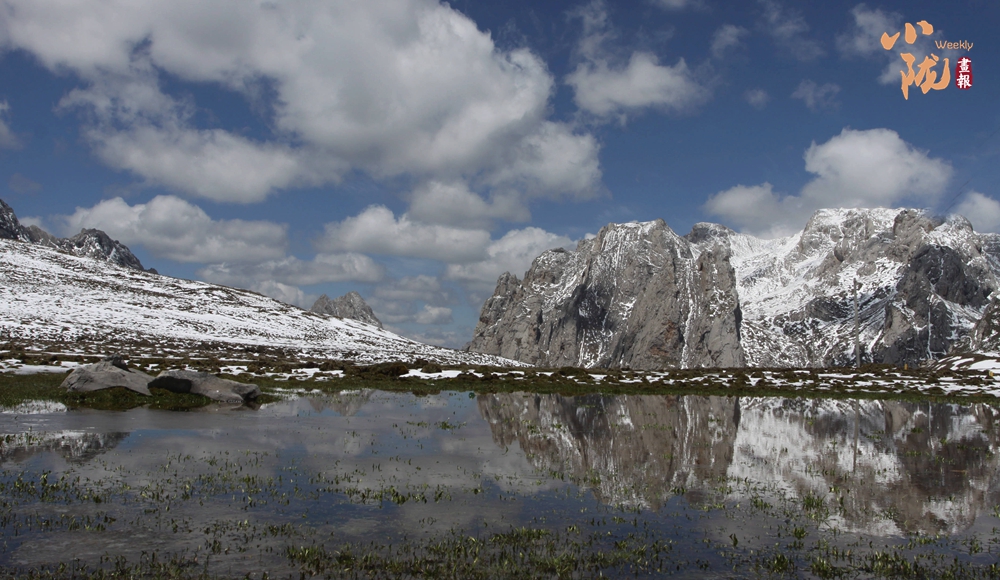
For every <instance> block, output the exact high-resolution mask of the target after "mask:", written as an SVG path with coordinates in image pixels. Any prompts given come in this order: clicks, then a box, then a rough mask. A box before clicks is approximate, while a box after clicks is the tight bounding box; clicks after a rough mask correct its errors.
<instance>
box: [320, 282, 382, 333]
mask: <svg viewBox="0 0 1000 580" xmlns="http://www.w3.org/2000/svg"><path fill="white" fill-rule="evenodd" d="M309 312H315V313H316V314H325V315H328V316H336V317H337V318H350V319H351V320H357V321H359V322H364V323H366V324H371V325H372V326H377V327H379V328H382V321H381V320H379V319H378V317H377V316H375V313H374V312H372V309H371V306H368V303H367V302H365V299H364V298H362V297H361V295H360V294H358V293H357V292H355V291H353V290H352V291H350V292H348V293H347V294H344V295H343V296H341V297H340V298H337V299H334V300H331V299H330V297H329V296H327V295H326V294H324V295H322V296H320V297H319V298H317V299H316V302H314V303H313V305H312V308H310V309H309Z"/></svg>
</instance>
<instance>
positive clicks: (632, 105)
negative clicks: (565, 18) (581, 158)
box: [566, 0, 711, 118]
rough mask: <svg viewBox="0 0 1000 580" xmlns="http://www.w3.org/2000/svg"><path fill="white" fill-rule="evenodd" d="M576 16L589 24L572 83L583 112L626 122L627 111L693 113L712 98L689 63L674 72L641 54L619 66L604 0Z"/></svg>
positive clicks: (568, 79)
mask: <svg viewBox="0 0 1000 580" xmlns="http://www.w3.org/2000/svg"><path fill="white" fill-rule="evenodd" d="M574 14H576V15H577V16H579V17H580V18H581V19H582V20H583V29H584V30H583V36H582V37H581V39H580V42H579V45H578V49H577V50H578V53H579V55H580V56H581V57H582V62H580V63H579V64H578V65H577V67H576V69H575V70H574V71H573V72H572V73H570V74H569V76H567V77H566V83H567V84H569V85H570V86H572V87H573V89H574V91H575V96H574V100H575V102H576V104H577V106H578V107H580V108H581V109H583V110H585V111H587V112H589V113H593V114H595V115H597V116H601V117H604V116H612V115H614V116H619V117H620V118H624V117H622V115H623V114H624V112H625V111H629V110H636V109H642V108H646V107H657V108H661V109H665V110H673V111H687V110H690V109H691V108H693V107H695V106H697V105H699V104H701V103H703V102H705V101H707V100H708V99H709V98H710V97H711V92H710V91H709V90H708V89H707V88H705V86H704V85H703V84H701V83H699V82H698V80H697V79H696V77H695V75H694V73H693V72H692V71H691V70H690V69H689V68H688V66H687V63H686V62H685V61H684V59H683V58H681V59H678V61H677V63H676V64H674V65H673V66H663V65H661V64H659V59H658V58H657V56H656V55H655V54H652V53H649V52H639V51H637V52H633V53H632V55H631V56H630V57H629V59H628V63H627V64H618V63H616V62H615V59H614V58H612V54H611V53H610V51H609V49H608V48H607V47H606V46H605V44H606V43H607V42H608V41H609V40H610V39H612V38H614V36H615V34H614V31H613V29H612V28H611V25H610V22H609V20H608V16H607V10H606V8H605V6H604V3H603V2H601V1H600V0H594V1H593V2H591V3H590V4H588V5H586V6H584V7H583V8H581V9H580V10H578V11H577V12H575V13H574Z"/></svg>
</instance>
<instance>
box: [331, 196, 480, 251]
mask: <svg viewBox="0 0 1000 580" xmlns="http://www.w3.org/2000/svg"><path fill="white" fill-rule="evenodd" d="M324 229H325V231H324V234H323V237H322V238H321V239H320V240H319V241H317V243H316V246H317V248H318V249H320V250H323V251H328V252H363V253H372V254H387V255H391V256H407V257H413V258H430V259H434V260H441V261H444V262H471V261H475V260H478V259H481V258H482V257H483V256H485V252H486V247H487V246H488V245H489V243H490V234H489V232H488V231H486V230H482V229H464V228H458V227H452V226H445V225H439V224H425V223H422V222H419V221H416V220H412V219H410V217H409V216H408V215H406V214H403V215H402V216H401V217H400V218H399V219H398V220H397V219H396V217H395V216H394V215H393V213H392V210H390V209H389V208H387V207H385V206H381V205H373V206H369V207H368V208H367V209H365V210H364V211H363V212H361V214H359V215H357V216H355V217H350V218H347V219H345V220H343V221H341V222H339V223H330V224H326V226H325V228H324Z"/></svg>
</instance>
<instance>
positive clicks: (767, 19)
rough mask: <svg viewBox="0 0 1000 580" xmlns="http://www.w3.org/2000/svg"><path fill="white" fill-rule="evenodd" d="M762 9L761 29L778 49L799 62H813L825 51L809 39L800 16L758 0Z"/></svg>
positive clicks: (763, 0) (767, 1)
mask: <svg viewBox="0 0 1000 580" xmlns="http://www.w3.org/2000/svg"><path fill="white" fill-rule="evenodd" d="M759 1H760V5H761V7H762V9H763V18H762V20H761V27H762V28H763V30H764V31H765V32H767V33H768V34H769V35H770V36H771V38H772V39H773V40H774V43H775V44H776V45H777V46H778V48H780V49H782V50H784V51H787V53H788V55H789V56H791V57H792V58H795V59H797V60H800V61H810V60H815V59H817V58H819V57H821V56H823V55H824V54H826V51H825V50H823V47H822V46H820V44H819V42H817V41H816V40H814V39H812V38H809V37H808V33H809V25H808V24H806V20H805V18H803V17H802V15H801V14H799V13H797V12H795V11H791V10H787V9H785V8H783V7H782V6H781V5H780V4H778V3H777V2H775V1H774V0H759Z"/></svg>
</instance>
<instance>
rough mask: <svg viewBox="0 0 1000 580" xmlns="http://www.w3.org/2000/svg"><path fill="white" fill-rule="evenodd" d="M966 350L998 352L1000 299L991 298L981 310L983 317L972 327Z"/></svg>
mask: <svg viewBox="0 0 1000 580" xmlns="http://www.w3.org/2000/svg"><path fill="white" fill-rule="evenodd" d="M968 350H971V351H974V352H992V353H997V352H1000V297H997V296H993V299H992V300H990V303H989V304H988V305H987V306H986V308H985V309H983V316H982V317H981V318H980V319H979V320H978V321H977V322H976V325H975V326H973V327H972V332H971V333H970V335H969V348H968Z"/></svg>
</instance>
